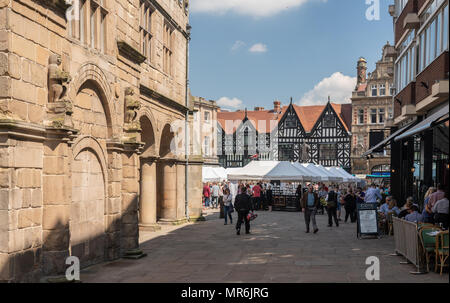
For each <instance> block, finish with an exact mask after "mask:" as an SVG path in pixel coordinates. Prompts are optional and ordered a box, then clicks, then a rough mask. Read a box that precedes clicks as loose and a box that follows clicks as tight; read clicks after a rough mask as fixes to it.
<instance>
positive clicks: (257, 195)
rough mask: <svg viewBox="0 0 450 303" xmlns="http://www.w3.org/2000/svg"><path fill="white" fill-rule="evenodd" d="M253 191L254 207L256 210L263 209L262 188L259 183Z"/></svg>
mask: <svg viewBox="0 0 450 303" xmlns="http://www.w3.org/2000/svg"><path fill="white" fill-rule="evenodd" d="M252 191H253V205H254V209H255V210H260V209H261V186H260V185H259V183H257V184H256V185H255V186H253V188H252Z"/></svg>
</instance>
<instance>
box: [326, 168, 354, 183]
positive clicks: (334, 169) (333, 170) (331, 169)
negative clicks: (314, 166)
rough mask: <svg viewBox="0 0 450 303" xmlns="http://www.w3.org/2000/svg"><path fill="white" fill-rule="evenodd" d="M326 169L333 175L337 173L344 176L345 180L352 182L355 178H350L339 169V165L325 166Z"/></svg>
mask: <svg viewBox="0 0 450 303" xmlns="http://www.w3.org/2000/svg"><path fill="white" fill-rule="evenodd" d="M325 169H326V170H328V171H329V172H330V173H332V174H333V175H337V176H340V177H342V178H343V180H342V181H343V182H352V181H353V178H349V177H348V176H346V175H344V174H342V173H341V172H340V171H338V169H337V167H325Z"/></svg>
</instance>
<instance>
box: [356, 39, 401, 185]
mask: <svg viewBox="0 0 450 303" xmlns="http://www.w3.org/2000/svg"><path fill="white" fill-rule="evenodd" d="M393 53H394V47H393V46H391V45H389V43H387V44H386V45H385V46H384V47H383V52H382V58H381V59H380V60H379V61H378V62H377V63H376V68H375V70H374V71H373V72H372V73H369V74H368V75H367V61H366V60H365V59H364V58H360V59H359V60H358V63H357V84H356V87H355V90H354V91H353V93H352V98H351V100H352V120H353V123H352V155H351V159H352V173H353V174H356V175H361V177H364V178H365V177H366V176H367V175H378V176H381V175H382V174H383V173H385V174H389V173H390V151H389V150H383V149H380V150H377V151H376V152H374V153H373V154H372V155H371V156H369V157H365V156H364V157H363V154H364V153H365V152H366V151H367V150H369V149H370V148H372V147H374V146H375V145H377V144H378V143H379V142H380V141H382V140H384V138H385V137H387V136H389V134H390V131H389V129H388V128H386V126H387V124H388V123H391V122H392V118H393V106H392V96H393V94H394V93H395V89H394V60H393V56H392V55H393Z"/></svg>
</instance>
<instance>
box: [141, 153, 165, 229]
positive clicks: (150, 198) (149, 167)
mask: <svg viewBox="0 0 450 303" xmlns="http://www.w3.org/2000/svg"><path fill="white" fill-rule="evenodd" d="M141 161H142V164H141V180H140V183H141V195H140V197H139V229H140V230H142V231H155V230H159V229H161V227H160V226H159V225H157V224H156V221H157V214H156V213H157V208H156V207H157V205H156V198H157V192H156V162H155V160H154V159H142V160H141Z"/></svg>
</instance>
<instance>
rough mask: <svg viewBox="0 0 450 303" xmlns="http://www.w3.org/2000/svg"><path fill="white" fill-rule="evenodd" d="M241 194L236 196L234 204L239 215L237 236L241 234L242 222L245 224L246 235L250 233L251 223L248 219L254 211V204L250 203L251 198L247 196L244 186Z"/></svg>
mask: <svg viewBox="0 0 450 303" xmlns="http://www.w3.org/2000/svg"><path fill="white" fill-rule="evenodd" d="M240 192H241V193H240V194H238V195H237V196H236V199H235V202H234V208H235V209H236V212H237V213H238V219H237V223H236V234H237V235H238V236H239V235H240V234H241V225H242V223H243V222H242V221H244V222H245V233H246V234H249V233H250V221H249V219H248V217H247V216H248V213H249V212H250V211H251V210H253V207H252V203H251V201H250V196H249V195H247V193H246V189H245V187H244V186H243V185H241V190H240Z"/></svg>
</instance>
